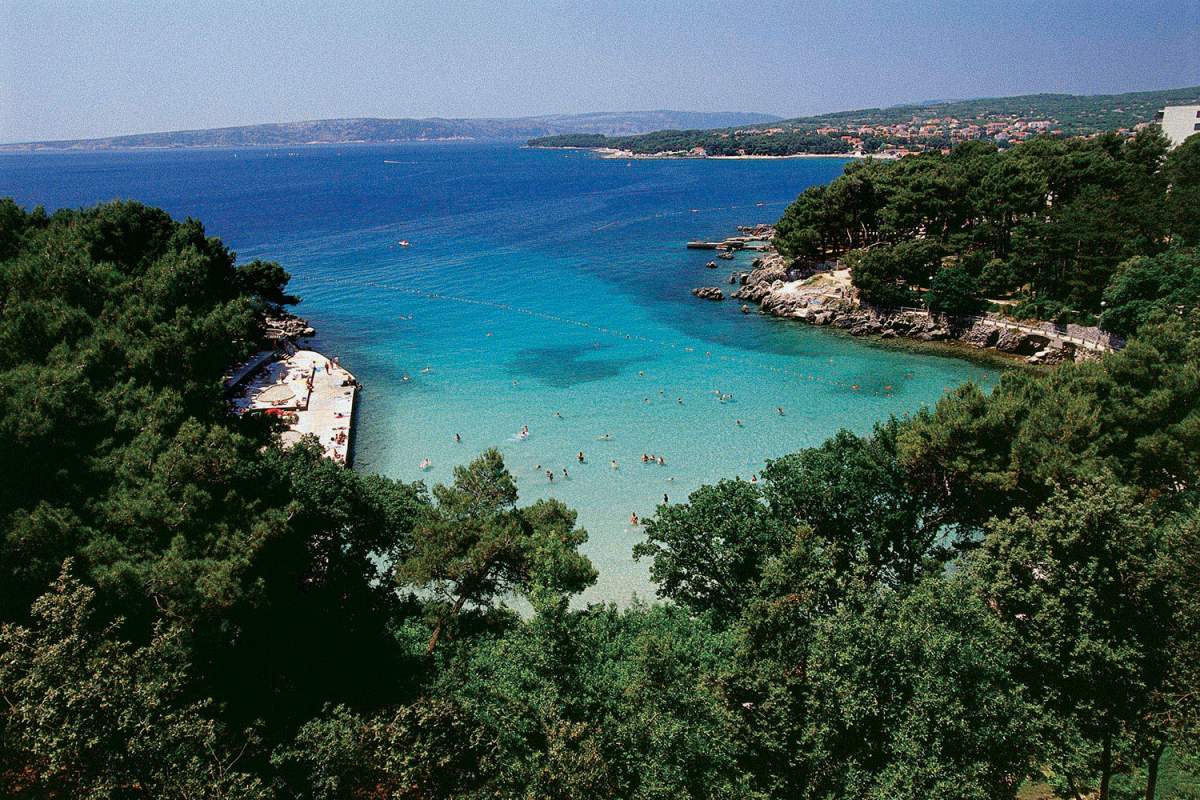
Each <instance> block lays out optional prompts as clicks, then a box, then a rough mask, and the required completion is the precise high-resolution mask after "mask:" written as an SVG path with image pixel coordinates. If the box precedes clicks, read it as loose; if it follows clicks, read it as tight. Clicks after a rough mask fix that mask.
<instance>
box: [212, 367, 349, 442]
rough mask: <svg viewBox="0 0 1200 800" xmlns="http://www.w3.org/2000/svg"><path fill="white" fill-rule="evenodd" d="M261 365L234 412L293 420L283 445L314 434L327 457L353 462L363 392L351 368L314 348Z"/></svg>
mask: <svg viewBox="0 0 1200 800" xmlns="http://www.w3.org/2000/svg"><path fill="white" fill-rule="evenodd" d="M260 367H261V371H260V372H258V373H257V374H255V375H254V376H253V377H251V379H250V380H249V381H248V382H247V383H246V386H245V389H244V390H243V391H242V392H241V393H240V394H239V395H237V396H236V397H235V398H234V400H233V405H234V409H235V411H236V412H237V413H239V414H244V413H247V412H250V411H257V412H260V413H267V414H271V415H273V416H278V417H280V418H281V419H283V420H284V421H285V422H287V424H288V430H286V431H284V433H283V436H282V440H283V444H284V446H290V445H293V444H295V443H296V442H298V441H300V439H301V437H303V436H305V435H306V434H311V435H313V436H315V437H316V438H317V440H318V441H319V442H320V443H321V447H322V449H323V450H324V451H325V455H326V457H327V458H331V459H333V460H334V461H336V462H338V463H339V464H347V465H348V464H349V462H350V459H351V452H350V443H351V439H352V434H353V428H352V426H353V421H354V401H355V397H356V394H357V391H358V386H357V382H356V381H355V379H354V376H353V375H352V374H350V372H349V370H347V369H345V368H343V367H341V366H340V365H338V364H335V363H334V362H333V361H332V360H331V359H329V358H326V357H325V356H324V355H322V354H321V353H318V352H316V351H315V350H297V351H295V352H294V353H292V354H291V355H289V356H287V357H285V358H281V359H279V360H277V361H273V362H271V363H269V364H266V365H265V366H264V365H261V364H260Z"/></svg>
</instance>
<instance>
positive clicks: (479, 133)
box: [0, 111, 779, 152]
mask: <svg viewBox="0 0 1200 800" xmlns="http://www.w3.org/2000/svg"><path fill="white" fill-rule="evenodd" d="M778 119H779V118H778V117H774V116H771V115H770V114H752V113H744V112H737V111H716V112H706V111H611V112H610V111H601V112H592V113H586V114H548V115H544V116H537V117H510V118H496V119H487V118H479V119H463V118H446V117H429V118H424V119H411V118H401V119H387V118H380V117H353V118H345V119H321V120H311V121H306V122H279V123H269V124H265V125H242V126H236V127H229V128H207V129H202V130H184V131H167V132H161V133H136V134H129V135H125V136H109V137H104V138H98V139H69V140H56V141H38V142H21V143H13V144H0V152H6V151H7V152H39V151H59V150H142V149H167V148H169V149H179V148H203V147H281V146H300V145H312V144H393V143H399V142H438V141H477V142H522V141H525V140H526V139H529V138H531V137H535V136H554V135H563V134H589V135H608V136H618V135H620V136H627V135H633V134H639V133H646V132H648V131H657V130H663V129H672V128H679V129H682V128H716V127H724V126H728V125H755V124H762V123H770V122H774V121H775V120H778Z"/></svg>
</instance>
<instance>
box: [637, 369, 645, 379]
mask: <svg viewBox="0 0 1200 800" xmlns="http://www.w3.org/2000/svg"><path fill="white" fill-rule="evenodd" d="M638 377H640V378H644V377H646V370H644V369H639V370H638Z"/></svg>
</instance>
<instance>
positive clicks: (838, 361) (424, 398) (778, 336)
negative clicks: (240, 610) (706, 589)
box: [0, 144, 997, 602]
mask: <svg viewBox="0 0 1200 800" xmlns="http://www.w3.org/2000/svg"><path fill="white" fill-rule="evenodd" d="M843 164H844V162H843V161H841V160H838V159H782V160H744V161H735V160H708V161H691V160H686V161H684V160H640V161H632V162H627V161H624V160H605V159H601V158H598V157H596V156H594V155H592V154H590V153H585V152H577V151H569V152H564V151H550V150H530V149H522V148H518V147H515V146H499V145H496V146H490V145H475V144H427V145H395V146H352V147H305V148H299V149H293V150H288V149H256V150H211V151H181V152H138V153H99V154H96V153H75V154H31V155H0V196H5V195H10V196H12V197H14V198H15V199H16V200H17V202H19V203H21V204H22V205H26V206H33V205H38V204H41V205H44V206H46V207H47V209H51V210H52V209H56V208H61V207H73V206H81V205H89V204H93V203H96V202H99V201H103V200H109V199H113V198H118V197H120V198H133V199H137V200H141V201H143V202H146V203H149V204H153V205H157V206H161V207H163V208H165V209H167V210H168V211H170V212H171V213H172V214H173V215H175V216H177V217H180V218H182V217H186V216H193V217H197V218H199V219H201V220H202V221H203V222H204V223H205V225H206V227H207V229H208V232H209V233H210V234H212V235H216V236H219V237H221V238H222V239H224V240H225V241H226V243H228V244H229V245H230V246H231V247H232V248H233V249H234V250H236V251H237V253H238V256H239V258H241V259H243V260H246V259H253V258H267V259H274V260H277V261H280V262H281V263H282V264H283V265H284V266H285V267H286V268H287V269H288V270H289V271H290V272H291V273H292V275H293V288H294V289H295V290H296V291H297V292H298V293H299V294H300V295H302V296H303V298H304V301H303V304H302V305H301V306H300V308H299V309H298V311H299V313H300V314H301V315H303V316H305V317H307V318H309V319H310V320H311V322H312V323H313V325H315V326H316V328H317V329H318V332H319V333H318V337H317V339H316V347H317V348H318V349H320V350H322V351H324V352H325V353H327V354H328V355H338V356H340V357H341V360H342V363H343V364H345V365H346V366H347V367H348V368H349V369H351V370H352V371H353V372H355V373H356V374H357V376H358V377H359V379H360V380H361V381H363V383H364V384H365V386H366V390H365V391H364V392H363V394H362V404H361V406H360V409H359V410H360V416H359V425H358V429H357V433H356V442H355V468H356V469H360V470H369V471H375V472H381V473H383V474H386V475H389V476H392V477H395V478H400V479H403V480H406V481H415V480H424V481H426V482H427V483H429V484H432V483H435V482H439V481H446V480H448V479H449V478H450V475H451V470H452V468H453V466H454V465H455V464H460V463H464V462H466V461H468V460H469V459H470V458H472V457H473V456H474V455H476V454H478V453H479V452H480V451H482V450H483V449H485V448H487V447H498V448H500V450H501V451H502V452H503V453H504V456H505V459H506V461H507V463H508V466H509V468H510V469H511V470H512V472H513V473H514V474H515V475H516V476H517V479H518V484H519V486H520V489H521V495H522V499H523V501H532V500H534V499H536V498H539V497H549V496H553V497H558V498H560V499H561V500H563V501H564V502H566V503H567V504H569V505H570V506H572V507H574V508H576V509H577V510H578V511H579V521H580V524H581V525H583V526H584V527H586V528H587V530H588V531H589V532H590V540H589V542H588V543H587V545H586V546H585V552H586V553H587V554H588V555H589V556H590V557H591V559H592V560H593V562H594V563H595V564H596V566H597V568H598V569H599V570H600V580H599V582H598V583H597V585H596V586H595V587H594V588H593V589H592V590H590V591H589V592H588V593H587V594H586V595H585V599H588V600H597V599H612V600H617V601H622V602H623V601H625V600H627V599H628V598H629V597H630V596H631V595H632V594H633V593H637V594H639V595H641V596H643V597H646V596H649V595H652V593H653V587H652V585H651V584H650V583H649V581H648V579H647V567H646V565H645V564H638V563H635V562H634V561H633V560H632V557H631V555H630V548H631V547H632V546H633V544H634V543H635V542H636V541H638V539H639V536H640V532H639V530H638V529H632V528H631V527H630V525H629V517H630V514H631V513H634V512H636V513H637V514H638V515H639V516H642V517H645V516H649V515H651V514H653V512H654V509H655V506H656V505H657V504H658V503H660V502H662V500H663V498H664V496H667V497H669V498H670V500H671V501H676V500H683V499H684V498H685V497H686V496H687V494H688V492H689V491H691V490H693V489H695V488H696V487H697V486H699V485H700V484H702V483H705V482H712V481H715V480H717V479H720V478H723V477H733V476H735V475H736V476H741V477H742V478H745V479H749V478H750V477H751V476H752V475H755V474H757V473H758V472H759V471H760V470H761V469H762V467H763V465H764V463H765V461H766V460H767V459H769V458H773V457H777V456H780V455H783V454H785V453H789V452H792V451H795V450H797V449H799V448H802V447H806V446H809V445H814V444H818V443H819V442H821V441H822V440H824V439H825V438H826V437H828V436H829V435H830V434H832V433H834V432H835V431H836V430H838V429H839V428H849V429H850V430H853V431H856V432H866V431H868V430H870V428H871V426H872V424H873V423H874V422H876V421H877V420H881V419H884V418H886V417H887V416H888V415H889V414H897V415H901V414H906V413H909V412H912V411H914V410H915V409H917V408H918V407H920V406H921V405H922V404H927V403H932V402H934V401H936V399H937V398H938V397H939V396H940V395H941V394H942V393H943V392H945V391H946V390H947V389H949V388H951V387H953V386H955V385H957V384H959V383H961V382H963V381H967V380H974V381H977V382H980V383H982V384H984V385H987V386H990V385H991V384H992V383H993V382H994V380H995V378H996V377H997V376H996V374H995V372H994V371H989V370H988V369H987V368H985V367H981V366H978V365H975V364H972V363H969V362H967V361H962V360H957V359H952V358H944V357H939V356H931V355H918V354H913V353H909V352H903V351H898V350H894V349H888V348H886V347H879V346H875V345H872V344H869V343H866V342H862V341H858V340H854V339H850V338H848V337H846V336H843V335H839V334H836V333H832V332H829V331H824V330H818V329H813V328H809V327H806V326H803V325H800V324H795V323H789V322H786V321H781V320H777V319H773V318H770V317H766V316H762V315H760V314H758V313H757V312H755V313H751V314H747V315H744V314H741V313H739V311H738V305H737V304H736V303H733V302H729V301H726V302H724V303H712V302H705V301H701V300H697V299H695V298H693V297H692V296H691V295H690V294H689V291H690V289H691V288H692V287H694V286H700V285H707V284H713V283H715V282H719V281H720V280H721V279H722V278H723V277H725V276H727V275H728V273H729V271H730V269H737V268H747V269H748V268H749V263H748V262H749V259H750V257H751V256H750V254H744V255H742V254H739V256H738V260H737V261H736V262H718V263H720V264H721V269H719V270H706V269H705V267H704V264H705V263H706V262H707V261H709V260H710V259H711V258H712V255H713V254H712V253H711V252H708V251H688V250H686V249H684V246H683V245H684V242H685V241H686V240H688V239H696V238H707V237H724V236H727V235H731V234H733V233H735V231H734V226H735V225H738V224H747V223H754V222H770V221H774V220H775V219H776V218H777V217H778V216H779V215H780V213H781V212H782V211H783V209H784V207H785V205H786V204H787V203H788V202H789V201H790V200H791V199H793V198H794V197H795V196H796V194H797V193H799V192H800V191H801V190H803V189H804V188H805V187H806V186H809V185H812V184H815V183H822V182H827V181H829V180H831V179H833V178H834V177H836V176H837V175H838V174H840V172H841V170H842V168H843ZM400 240H408V241H409V242H410V243H411V246H409V247H401V246H400V245H399V244H398V242H399V241H400ZM716 392H720V393H722V394H732V395H733V399H732V400H729V401H727V402H720V401H719V400H718V399H717V396H716ZM777 407H782V408H783V409H784V412H785V414H784V415H782V416H781V415H780V414H779V413H778V412H777V410H776V409H777ZM739 420H740V421H741V424H740V425H739V424H738V421H739ZM526 425H527V426H528V427H529V431H530V433H529V436H528V437H527V438H521V437H519V436H518V435H517V434H518V432H519V431H520V430H521V429H522V427H523V426H526ZM455 433H458V434H460V435H461V436H462V443H461V444H457V443H455V441H454V434H455ZM606 435H607V436H608V437H609V438H601V437H605V436H606ZM579 451H583V452H584V454H585V457H586V462H585V463H583V464H580V463H578V462H577V459H576V454H577V453H578V452H579ZM643 453H647V454H650V453H653V454H655V455H661V456H663V457H664V459H665V460H666V465H665V466H658V465H648V464H643V463H642V462H641V456H642V454H643ZM425 458H429V459H431V460H432V462H433V466H432V468H430V469H429V470H428V471H421V470H420V469H419V464H420V462H421V461H422V459H425ZM613 462H616V468H615V469H614V468H613ZM564 467H565V468H566V469H567V471H568V474H569V477H564V475H563V468H564ZM546 469H551V470H553V471H554V473H555V480H554V481H553V483H551V482H550V481H548V480H547V478H546V475H545V470H546Z"/></svg>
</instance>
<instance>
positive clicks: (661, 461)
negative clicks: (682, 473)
mask: <svg viewBox="0 0 1200 800" xmlns="http://www.w3.org/2000/svg"><path fill="white" fill-rule="evenodd" d="M658 465H659V466H660V467H665V466H666V465H667V460H666V459H665V458H663V457H662V456H659V457H658Z"/></svg>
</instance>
